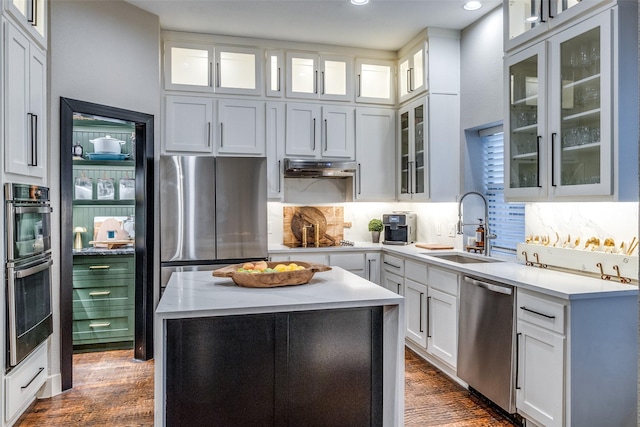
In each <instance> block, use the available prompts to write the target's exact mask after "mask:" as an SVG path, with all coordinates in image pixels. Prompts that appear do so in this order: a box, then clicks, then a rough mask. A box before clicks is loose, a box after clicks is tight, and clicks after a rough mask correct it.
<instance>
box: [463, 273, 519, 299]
mask: <svg viewBox="0 0 640 427" xmlns="http://www.w3.org/2000/svg"><path fill="white" fill-rule="evenodd" d="M464 281H465V282H467V283H471V284H472V285H475V286H478V287H480V288H484V289H486V290H488V291H491V292H496V293H499V294H505V295H511V294H512V293H513V287H511V286H508V285H499V284H497V283H489V282H485V281H483V280H478V279H474V278H473V277H469V276H464Z"/></svg>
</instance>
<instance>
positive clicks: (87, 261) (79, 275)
mask: <svg viewBox="0 0 640 427" xmlns="http://www.w3.org/2000/svg"><path fill="white" fill-rule="evenodd" d="M134 275H135V264H134V259H133V256H120V257H114V256H103V257H99V256H85V257H74V259H73V278H74V282H75V279H83V278H90V279H99V278H109V280H111V279H113V278H117V277H134Z"/></svg>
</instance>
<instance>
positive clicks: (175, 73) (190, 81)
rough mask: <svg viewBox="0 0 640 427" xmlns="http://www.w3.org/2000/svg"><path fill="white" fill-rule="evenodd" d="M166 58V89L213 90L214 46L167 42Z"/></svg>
mask: <svg viewBox="0 0 640 427" xmlns="http://www.w3.org/2000/svg"><path fill="white" fill-rule="evenodd" d="M165 58H166V59H165V60H166V65H165V89H178V90H190V91H202V92H213V89H214V88H213V70H212V64H213V48H212V47H210V46H205V45H195V44H189V43H174V42H167V43H166V44H165Z"/></svg>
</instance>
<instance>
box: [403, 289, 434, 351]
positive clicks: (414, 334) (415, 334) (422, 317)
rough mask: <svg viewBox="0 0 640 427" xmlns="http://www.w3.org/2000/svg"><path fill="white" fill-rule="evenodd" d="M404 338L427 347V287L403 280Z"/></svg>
mask: <svg viewBox="0 0 640 427" xmlns="http://www.w3.org/2000/svg"><path fill="white" fill-rule="evenodd" d="M404 298H405V305H404V310H405V318H406V330H405V333H406V337H407V338H408V339H410V340H412V341H414V342H415V343H416V344H419V345H421V346H423V347H425V348H426V347H427V315H428V313H427V308H426V306H427V303H426V302H427V287H426V286H425V285H423V284H421V283H418V282H414V281H413V280H411V279H407V278H405V279H404Z"/></svg>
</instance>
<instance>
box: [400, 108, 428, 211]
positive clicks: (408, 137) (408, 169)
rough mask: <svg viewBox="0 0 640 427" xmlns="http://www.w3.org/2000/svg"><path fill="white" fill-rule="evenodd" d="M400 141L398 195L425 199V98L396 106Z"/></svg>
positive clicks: (426, 178) (426, 197) (426, 181)
mask: <svg viewBox="0 0 640 427" xmlns="http://www.w3.org/2000/svg"><path fill="white" fill-rule="evenodd" d="M399 114H400V130H399V132H400V137H399V139H398V141H399V144H400V147H399V148H400V149H399V155H400V159H399V160H400V164H399V168H398V171H399V174H400V177H399V180H398V182H399V184H400V188H399V191H398V198H399V199H404V200H425V199H428V197H429V194H428V191H427V190H428V188H429V186H428V177H429V173H428V170H427V165H428V164H429V162H428V158H427V155H428V150H427V144H428V141H427V137H426V136H427V127H426V122H425V119H426V117H427V104H426V99H425V100H419V101H416V102H413V103H411V104H409V105H407V106H405V107H403V108H401V109H400V112H399Z"/></svg>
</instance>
